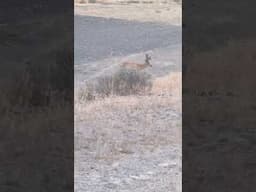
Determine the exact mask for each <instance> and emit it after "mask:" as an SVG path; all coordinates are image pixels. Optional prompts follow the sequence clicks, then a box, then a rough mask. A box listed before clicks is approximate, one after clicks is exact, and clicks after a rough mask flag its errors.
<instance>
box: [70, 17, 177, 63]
mask: <svg viewBox="0 0 256 192" xmlns="http://www.w3.org/2000/svg"><path fill="white" fill-rule="evenodd" d="M74 19H75V65H80V64H84V63H88V62H93V61H97V60H101V59H104V58H108V57H117V56H119V57H120V56H125V55H129V54H133V53H138V52H143V51H148V50H152V49H155V48H164V47H168V46H170V45H175V44H180V43H181V27H180V26H174V25H163V24H153V23H141V22H135V21H125V20H120V19H112V18H110V19H107V18H100V17H90V16H79V15H75V18H74Z"/></svg>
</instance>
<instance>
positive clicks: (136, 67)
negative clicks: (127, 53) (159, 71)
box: [121, 54, 152, 71]
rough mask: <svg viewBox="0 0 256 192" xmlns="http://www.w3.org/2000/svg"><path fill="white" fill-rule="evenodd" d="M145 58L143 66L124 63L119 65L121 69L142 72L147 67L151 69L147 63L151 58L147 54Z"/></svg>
mask: <svg viewBox="0 0 256 192" xmlns="http://www.w3.org/2000/svg"><path fill="white" fill-rule="evenodd" d="M145 56H146V58H145V63H143V64H142V63H135V62H129V61H126V62H123V63H122V64H121V67H122V68H126V69H135V70H139V71H140V70H143V69H145V68H147V67H152V65H151V64H150V62H149V61H150V60H151V57H150V56H149V55H148V54H146V55H145Z"/></svg>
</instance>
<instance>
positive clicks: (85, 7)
mask: <svg viewBox="0 0 256 192" xmlns="http://www.w3.org/2000/svg"><path fill="white" fill-rule="evenodd" d="M142 10H143V11H142ZM75 13H76V14H77V15H81V16H82V15H84V16H85V15H86V16H94V17H104V18H115V19H123V20H128V21H140V22H154V23H165V24H171V25H178V26H181V23H182V18H181V5H179V4H177V3H175V2H172V3H170V4H162V5H160V4H148V5H147V4H143V5H140V4H126V5H122V4H120V5H118V4H109V5H104V4H80V5H79V6H75Z"/></svg>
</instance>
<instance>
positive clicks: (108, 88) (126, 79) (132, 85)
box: [95, 69, 152, 97]
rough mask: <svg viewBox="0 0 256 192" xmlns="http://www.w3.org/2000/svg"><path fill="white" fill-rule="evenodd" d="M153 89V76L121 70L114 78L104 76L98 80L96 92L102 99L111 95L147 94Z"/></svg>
mask: <svg viewBox="0 0 256 192" xmlns="http://www.w3.org/2000/svg"><path fill="white" fill-rule="evenodd" d="M151 87H152V81H151V76H150V75H149V74H147V73H145V72H139V71H136V70H127V69H121V70H119V71H117V72H116V73H114V74H113V75H112V76H104V77H101V78H99V79H98V80H97V82H96V86H95V92H96V93H97V94H98V95H100V96H101V97H105V96H109V95H120V96H126V95H136V94H145V93H147V92H148V91H150V89H151Z"/></svg>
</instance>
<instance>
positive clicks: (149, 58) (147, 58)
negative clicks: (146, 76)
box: [145, 54, 152, 67]
mask: <svg viewBox="0 0 256 192" xmlns="http://www.w3.org/2000/svg"><path fill="white" fill-rule="evenodd" d="M145 56H146V59H145V64H147V65H148V66H150V67H152V65H151V64H150V62H149V61H150V60H151V57H150V56H149V55H148V54H146V55H145Z"/></svg>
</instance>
